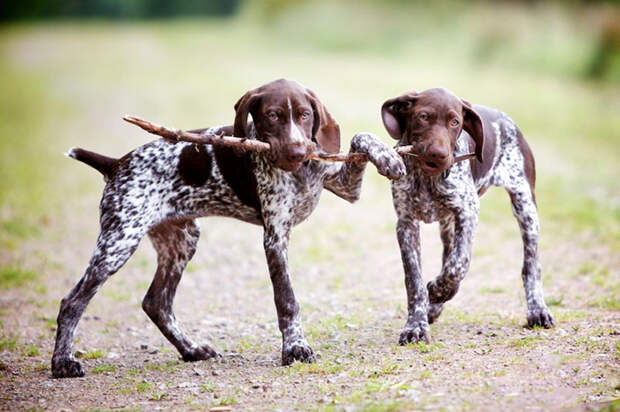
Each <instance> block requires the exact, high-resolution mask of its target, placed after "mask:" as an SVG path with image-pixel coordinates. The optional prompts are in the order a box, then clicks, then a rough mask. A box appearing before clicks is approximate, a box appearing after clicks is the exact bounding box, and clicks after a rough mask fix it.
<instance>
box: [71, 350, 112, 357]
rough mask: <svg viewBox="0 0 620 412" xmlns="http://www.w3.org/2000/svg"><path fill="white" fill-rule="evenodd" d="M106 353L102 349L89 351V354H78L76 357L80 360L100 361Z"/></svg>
mask: <svg viewBox="0 0 620 412" xmlns="http://www.w3.org/2000/svg"><path fill="white" fill-rule="evenodd" d="M104 355H105V352H103V351H102V350H101V349H94V350H89V351H87V352H77V353H76V355H75V357H76V358H79V359H99V358H103V356H104Z"/></svg>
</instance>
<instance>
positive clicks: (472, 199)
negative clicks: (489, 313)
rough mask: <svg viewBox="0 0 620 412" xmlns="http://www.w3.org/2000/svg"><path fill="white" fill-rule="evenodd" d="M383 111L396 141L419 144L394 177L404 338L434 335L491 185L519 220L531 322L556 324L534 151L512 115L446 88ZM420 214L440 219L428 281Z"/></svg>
mask: <svg viewBox="0 0 620 412" xmlns="http://www.w3.org/2000/svg"><path fill="white" fill-rule="evenodd" d="M381 114H382V117H383V123H384V125H385V127H386V129H387V131H388V132H389V134H390V135H391V136H392V137H393V138H394V139H396V140H398V141H399V142H398V145H409V144H410V145H414V146H415V147H416V149H417V150H416V152H417V153H419V154H420V156H419V157H407V158H406V159H405V165H406V167H407V176H406V177H404V178H402V179H400V180H398V181H393V182H392V198H393V202H394V208H395V209H396V215H397V218H398V223H397V229H396V231H397V236H398V242H399V245H400V250H401V257H402V260H403V266H404V270H405V285H406V289H407V302H408V317H407V323H406V324H405V328H404V330H403V332H402V333H401V335H400V340H399V342H400V343H401V344H406V343H409V342H417V341H420V340H424V341H427V342H428V341H429V339H430V332H429V323H433V321H435V320H436V319H437V317H438V316H439V315H440V314H441V311H442V309H443V304H444V302H446V301H448V300H449V299H451V298H452V297H453V296H454V295H455V294H456V292H457V290H458V288H459V283H460V282H461V280H462V279H463V278H464V276H465V274H466V273H467V270H468V269H469V264H470V261H471V248H472V241H473V238H474V233H475V230H476V226H477V223H478V209H479V200H478V197H479V196H481V195H482V194H483V193H484V192H485V191H486V190H487V188H488V187H489V186H492V185H494V186H502V187H504V188H505V189H506V190H507V191H508V193H509V195H510V200H511V202H512V210H513V214H514V216H515V218H516V219H517V221H518V223H519V227H520V228H521V235H522V238H523V245H524V260H523V271H522V277H523V286H524V287H525V295H526V298H527V309H528V312H527V322H528V324H529V325H530V326H534V325H539V326H544V327H545V328H549V327H551V326H553V318H552V317H551V313H550V312H549V309H548V308H547V306H546V305H545V301H544V298H543V290H542V283H541V273H540V264H539V261H538V230H539V224H538V214H537V210H536V200H535V195H534V181H535V177H536V173H535V168H534V157H533V156H532V152H531V150H530V148H529V146H528V144H527V142H526V141H525V139H524V138H523V135H522V134H521V132H520V131H519V129H518V128H517V126H516V125H515V123H514V122H513V121H512V120H511V119H510V118H509V117H508V116H507V115H506V114H504V113H502V112H500V111H498V110H495V109H491V108H488V107H484V106H480V105H474V106H471V105H470V104H469V103H467V102H465V101H463V100H461V99H460V98H458V97H456V96H455V95H454V94H452V93H450V92H449V91H447V90H444V89H430V90H426V91H424V92H422V93H416V92H410V93H407V94H404V95H402V96H399V97H396V98H394V99H390V100H388V101H386V102H385V103H384V104H383V107H382V110H381ZM472 151H475V153H476V158H475V159H472V160H470V161H465V162H460V163H454V158H455V156H457V155H462V154H466V153H469V152H472ZM420 220H422V221H423V222H426V223H430V222H435V221H439V228H440V235H441V240H442V242H443V263H442V268H441V273H440V274H439V276H438V277H437V278H436V279H435V280H433V281H431V282H429V283H428V285H427V286H424V282H423V280H422V273H421V261H420V233H419V223H418V222H419V221H420Z"/></svg>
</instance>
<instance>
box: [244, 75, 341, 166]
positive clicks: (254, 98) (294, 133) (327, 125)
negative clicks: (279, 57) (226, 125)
mask: <svg viewBox="0 0 620 412" xmlns="http://www.w3.org/2000/svg"><path fill="white" fill-rule="evenodd" d="M235 111H236V116H235V124H234V130H233V132H234V135H235V136H237V137H247V136H248V135H249V131H248V114H249V115H252V120H253V121H254V127H255V130H256V137H257V139H259V140H262V141H264V142H267V143H269V145H270V146H271V151H270V158H271V160H272V161H273V163H274V164H275V165H276V167H279V168H280V169H283V170H287V171H295V170H297V169H299V167H300V166H301V165H302V163H303V162H305V161H306V160H308V159H309V158H310V156H311V155H312V152H313V151H314V147H315V144H316V145H318V146H319V147H320V148H321V149H323V150H324V151H326V152H329V153H337V152H338V151H339V150H340V128H339V126H338V123H336V121H335V120H334V118H333V117H332V116H331V115H330V114H329V112H328V111H327V109H326V108H325V106H323V104H322V103H321V101H320V100H319V99H318V98H317V97H316V95H315V94H314V93H313V92H312V91H311V90H308V89H306V88H305V87H303V86H302V85H300V84H299V83H297V82H293V81H290V80H286V79H279V80H275V81H273V82H271V83H267V84H266V85H264V86H261V87H259V88H257V89H254V90H250V91H249V92H247V93H246V94H244V95H243V96H242V97H241V98H240V99H239V101H238V102H237V103H236V104H235Z"/></svg>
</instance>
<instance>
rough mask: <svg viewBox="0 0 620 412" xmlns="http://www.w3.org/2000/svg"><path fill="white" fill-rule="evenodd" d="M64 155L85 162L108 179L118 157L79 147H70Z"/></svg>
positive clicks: (112, 172)
mask: <svg viewBox="0 0 620 412" xmlns="http://www.w3.org/2000/svg"><path fill="white" fill-rule="evenodd" d="M65 156H67V157H71V158H73V159H75V160H79V161H80V162H83V163H86V164H87V165H89V166H90V167H92V168H95V169H97V170H98V171H99V173H101V174H102V175H103V177H104V178H105V179H109V178H110V177H111V176H112V174H114V170H115V169H116V165H117V164H118V159H115V158H113V157H108V156H104V155H100V154H99V153H95V152H91V151H88V150H84V149H80V148H79V147H72V148H71V149H69V151H68V152H67V153H65Z"/></svg>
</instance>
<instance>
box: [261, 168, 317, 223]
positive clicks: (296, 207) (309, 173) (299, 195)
mask: <svg viewBox="0 0 620 412" xmlns="http://www.w3.org/2000/svg"><path fill="white" fill-rule="evenodd" d="M257 171H258V173H257V174H256V178H257V186H258V197H259V199H260V201H261V205H262V212H263V217H264V218H265V219H266V220H271V219H290V220H291V224H292V225H296V224H298V223H301V222H303V221H304V220H305V219H307V218H308V216H310V214H311V213H312V211H313V210H314V209H315V207H316V206H317V204H318V202H319V198H320V195H321V191H322V189H323V183H322V179H319V178H317V177H318V176H317V173H316V171H315V170H314V165H313V164H312V163H311V164H310V165H307V166H303V167H302V168H301V169H300V170H298V171H296V172H286V171H283V170H280V169H277V168H274V167H272V166H271V165H268V164H265V163H262V164H261V163H260V162H259V164H258V166H257Z"/></svg>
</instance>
